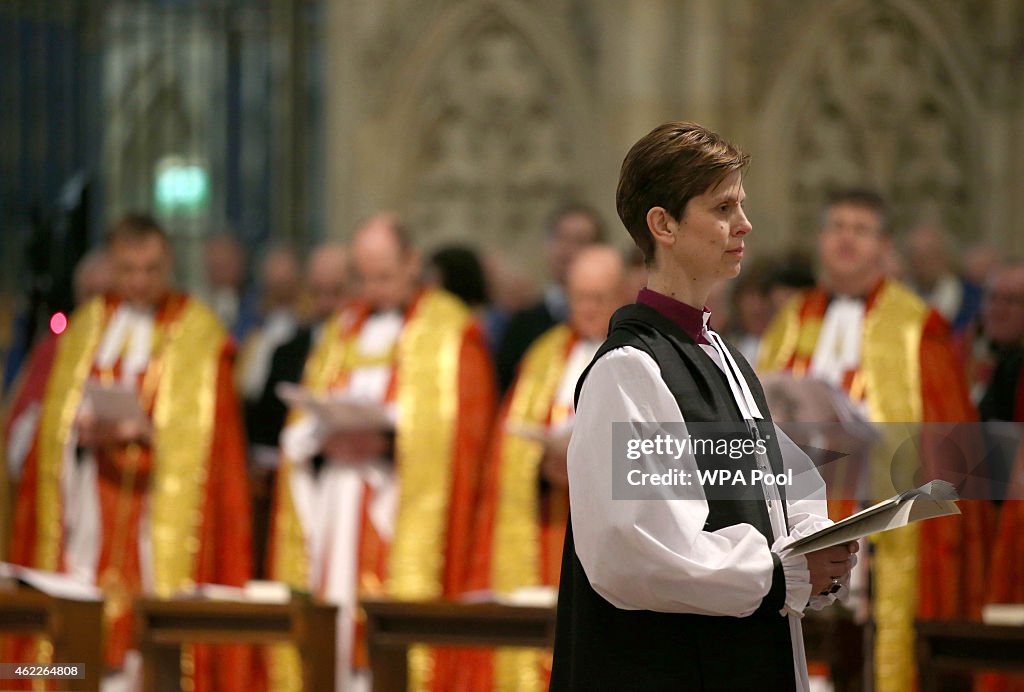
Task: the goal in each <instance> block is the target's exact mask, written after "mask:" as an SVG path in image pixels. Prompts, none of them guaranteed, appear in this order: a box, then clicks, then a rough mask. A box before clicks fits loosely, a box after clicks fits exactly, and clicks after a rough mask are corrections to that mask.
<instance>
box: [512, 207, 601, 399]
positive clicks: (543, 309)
mask: <svg viewBox="0 0 1024 692" xmlns="http://www.w3.org/2000/svg"><path fill="white" fill-rule="evenodd" d="M547 230H548V235H547V241H546V243H545V246H544V249H545V253H546V256H547V261H548V271H549V272H550V274H551V278H552V279H553V283H551V284H550V285H549V286H548V287H547V288H546V289H545V290H544V298H543V300H541V301H540V302H539V303H537V304H536V305H534V306H533V307H530V308H527V309H526V310H523V311H521V312H519V313H517V314H515V315H513V316H512V317H511V319H510V320H509V323H508V327H507V329H506V330H505V334H504V337H503V339H502V343H501V348H500V349H499V351H498V358H497V368H498V382H499V384H500V385H501V389H502V391H504V390H506V389H508V387H509V385H511V384H512V380H513V379H514V378H515V374H516V368H517V367H518V366H519V361H520V359H521V358H522V357H523V354H524V353H526V349H528V348H529V347H530V344H532V343H533V341H534V339H536V338H537V337H538V336H540V335H541V334H543V333H544V332H546V331H547V330H548V329H550V328H551V327H553V326H555V325H556V324H558V323H560V322H564V321H565V320H566V318H567V317H568V316H569V303H568V300H567V299H566V296H565V280H566V275H567V272H568V270H569V265H570V264H571V263H572V260H573V258H574V257H575V256H576V254H577V253H579V251H580V250H582V249H583V248H585V247H587V246H588V245H590V244H592V243H596V242H598V241H600V240H601V239H602V238H603V236H604V226H603V224H602V222H601V219H600V217H599V216H598V215H597V212H595V211H594V210H592V209H590V208H589V207H587V206H584V205H581V204H568V205H566V206H564V207H561V208H559V209H558V210H557V211H555V213H554V214H553V215H552V216H551V219H550V221H549V222H548V229H547Z"/></svg>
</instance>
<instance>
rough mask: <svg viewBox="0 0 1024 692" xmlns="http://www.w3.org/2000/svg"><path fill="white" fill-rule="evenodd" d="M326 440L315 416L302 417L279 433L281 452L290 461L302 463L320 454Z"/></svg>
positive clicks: (324, 432)
mask: <svg viewBox="0 0 1024 692" xmlns="http://www.w3.org/2000/svg"><path fill="white" fill-rule="evenodd" d="M326 438H327V435H326V430H324V429H323V426H321V425H320V424H319V422H318V420H317V418H316V416H304V417H302V418H300V419H299V420H297V421H295V422H294V423H289V424H288V425H286V426H285V427H284V430H282V431H281V451H282V452H284V455H285V456H286V457H287V458H288V459H291V460H292V461H304V460H306V459H310V458H312V457H314V456H316V455H317V454H319V453H320V447H321V446H322V445H323V443H324V440H325V439H326Z"/></svg>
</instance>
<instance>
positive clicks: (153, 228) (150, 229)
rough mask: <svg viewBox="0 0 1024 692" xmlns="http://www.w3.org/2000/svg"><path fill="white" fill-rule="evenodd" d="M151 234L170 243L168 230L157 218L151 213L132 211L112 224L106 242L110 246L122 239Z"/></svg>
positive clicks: (139, 237)
mask: <svg viewBox="0 0 1024 692" xmlns="http://www.w3.org/2000/svg"><path fill="white" fill-rule="evenodd" d="M150 236H156V237H158V238H160V239H161V240H163V241H164V243H168V244H169V243H170V239H169V238H168V237H167V232H166V231H165V230H164V229H163V226H161V225H160V223H159V222H158V221H157V220H156V219H154V218H153V217H152V216H150V215H149V214H145V213H141V212H130V213H128V214H125V215H124V216H122V217H121V218H119V219H118V220H117V221H115V222H114V223H113V224H111V225H110V229H109V230H108V231H107V237H106V244H107V247H110V246H111V245H113V244H114V243H116V242H118V241H120V240H142V239H143V238H148V237H150Z"/></svg>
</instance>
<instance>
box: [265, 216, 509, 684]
mask: <svg viewBox="0 0 1024 692" xmlns="http://www.w3.org/2000/svg"><path fill="white" fill-rule="evenodd" d="M352 259H353V267H354V269H355V274H356V277H357V280H358V287H359V288H358V299H357V300H355V301H353V302H352V303H351V304H349V305H347V306H346V307H345V308H344V309H343V310H341V311H340V312H339V313H338V314H337V315H335V316H334V317H333V318H332V319H330V320H328V321H327V323H326V324H325V325H324V326H323V329H322V333H321V334H320V337H319V339H318V340H317V343H316V345H315V346H314V348H313V350H312V351H311V353H310V356H309V361H308V364H307V367H306V368H305V371H304V373H303V378H302V387H303V391H304V392H305V393H306V395H307V396H311V397H315V398H319V399H321V400H323V401H324V402H328V403H331V404H333V406H329V407H328V409H327V410H328V411H333V412H334V413H330V414H329V415H328V414H323V415H319V414H317V413H315V412H314V410H311V409H309V408H308V407H307V408H303V407H302V406H301V405H297V406H296V407H295V409H294V415H293V416H292V417H291V418H290V419H289V422H288V425H287V426H286V427H285V429H284V431H283V432H282V434H281V451H282V461H281V465H280V467H279V469H278V476H277V488H276V493H275V504H274V507H275V510H274V512H275V515H274V519H273V522H272V527H273V531H272V538H271V543H270V548H269V550H270V560H269V572H270V576H271V577H272V578H274V579H279V580H283V581H286V582H288V583H290V584H292V585H294V586H296V587H299V588H302V589H307V590H310V591H312V592H314V593H316V594H318V595H319V596H320V597H322V598H324V599H326V600H328V601H330V602H332V603H337V604H338V605H340V606H341V610H340V615H339V623H338V651H337V654H338V657H337V661H338V687H337V689H338V690H345V691H346V692H349V691H351V690H357V691H358V690H365V689H368V688H369V685H370V680H369V670H368V660H367V652H366V644H365V641H364V639H363V631H362V627H360V626H358V623H359V621H360V615H359V606H358V600H359V598H361V597H366V596H378V597H383V596H386V597H392V598H398V599H406V600H409V599H430V598H441V597H444V596H448V597H452V596H454V595H456V594H457V593H459V592H460V591H461V589H462V586H463V578H464V567H465V561H466V559H467V550H468V537H469V531H470V527H471V524H472V521H473V511H474V501H475V497H476V485H477V480H476V479H477V475H478V469H479V465H480V463H481V459H482V456H483V453H484V445H485V444H486V441H487V435H488V432H489V428H490V424H491V421H492V417H493V415H494V398H495V393H494V389H495V385H494V376H493V372H492V369H491V362H490V357H489V356H488V354H487V348H486V346H485V344H484V340H483V335H482V333H481V331H480V328H479V326H478V325H477V323H476V321H475V320H474V319H473V316H472V314H471V313H470V311H469V310H468V308H467V307H466V306H465V305H464V304H463V303H462V302H461V301H460V300H459V299H457V298H456V297H454V296H453V295H451V294H449V293H447V292H445V291H441V290H436V289H427V288H424V287H422V286H421V284H420V277H421V262H420V256H419V253H418V251H417V250H416V248H415V247H414V246H413V245H412V242H411V239H410V234H409V231H408V229H406V228H405V226H404V225H403V224H402V223H401V222H400V221H399V220H398V219H397V218H396V217H394V216H393V215H390V214H380V215H378V216H374V217H372V218H371V219H369V220H368V221H366V222H365V223H364V224H363V225H362V226H361V227H360V228H359V230H358V231H357V232H356V234H355V236H354V238H353V240H352ZM321 410H322V409H321ZM291 655H292V654H290V653H288V652H287V651H279V652H277V653H275V655H274V656H273V657H272V659H271V671H270V678H271V680H277V679H279V678H280V676H281V675H284V676H285V677H287V673H286V672H285V671H286V670H288V666H289V657H290V656H291ZM291 663H292V664H294V663H295V661H294V659H292V660H291ZM423 663H424V664H428V663H429V662H428V661H423ZM427 667H428V668H429V667H430V666H427ZM420 670H422V668H421V669H420ZM292 682H295V681H292Z"/></svg>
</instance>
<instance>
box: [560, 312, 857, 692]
mask: <svg viewBox="0 0 1024 692" xmlns="http://www.w3.org/2000/svg"><path fill="white" fill-rule="evenodd" d="M707 317H708V316H707V315H705V318H704V320H705V329H704V335H705V337H706V338H707V339H708V341H709V342H710V345H702V348H703V350H704V351H705V353H707V354H708V356H709V357H711V358H712V360H713V361H714V362H715V364H716V365H717V366H718V367H719V368H720V369H721V370H722V371H723V372H724V373H725V375H726V378H727V380H728V381H729V386H730V390H731V392H732V394H733V398H734V399H735V401H736V403H737V405H738V407H739V409H740V412H741V413H742V414H743V417H744V418H745V419H747V420H753V419H759V418H762V417H763V416H762V414H761V412H760V411H759V410H758V406H757V404H756V402H755V401H754V398H753V396H752V395H751V393H750V390H749V386H748V385H747V383H746V381H745V380H744V379H743V376H742V374H741V372H740V370H739V368H738V367H737V366H736V364H735V361H733V359H732V355H731V354H730V353H729V352H728V350H727V349H726V348H725V347H724V344H722V343H721V341H720V338H719V337H718V335H717V334H715V333H714V332H713V331H711V330H710V329H708V328H707V326H706V325H707ZM614 422H647V423H654V422H673V423H679V422H685V421H683V417H682V413H681V411H680V409H679V405H678V404H677V402H676V400H675V397H674V396H673V395H672V392H671V391H669V388H668V386H667V385H666V384H665V382H664V380H663V379H662V377H661V374H660V370H659V368H658V365H657V363H656V362H655V361H654V359H653V358H651V357H650V356H649V355H648V354H646V353H644V352H642V351H639V350H637V349H635V348H632V347H624V348H619V349H615V350H613V351H610V352H608V353H606V354H605V355H604V356H602V357H601V358H600V359H599V360H598V361H597V363H595V364H594V367H593V368H592V369H591V371H590V373H589V375H588V376H587V379H586V380H585V382H584V385H583V389H582V392H581V396H580V401H579V408H578V410H577V412H576V422H575V427H574V431H573V438H572V442H571V443H570V446H569V461H568V470H569V495H570V507H571V513H572V526H573V534H574V538H575V543H576V553H577V556H578V557H579V560H580V563H581V564H582V566H583V568H584V571H585V572H586V574H587V577H588V579H589V580H590V583H591V586H593V588H594V590H595V591H597V593H598V594H600V595H601V596H602V597H603V598H604V599H605V600H607V601H608V602H609V603H611V604H612V605H614V606H616V607H618V608H623V609H627V610H651V611H658V612H667V613H693V614H699V615H719V616H733V617H745V616H748V615H750V614H752V613H753V612H754V611H755V610H756V609H757V608H758V606H759V605H760V604H761V602H762V599H763V598H764V597H765V595H766V594H767V593H768V591H769V589H770V588H771V585H772V574H773V569H774V567H773V561H772V553H773V552H774V553H776V554H778V555H780V557H781V561H782V566H783V571H784V573H785V577H786V599H785V607H784V608H783V610H782V611H781V614H783V615H786V616H787V618H788V621H789V629H790V636H791V638H792V644H793V666H794V671H795V674H796V676H795V679H796V681H797V689H798V690H799V691H800V692H807V690H808V689H809V681H808V675H807V663H806V655H805V651H804V644H803V632H802V629H801V627H800V618H801V617H802V616H803V611H804V608H805V607H807V606H809V607H811V608H813V609H820V608H823V607H825V606H827V605H829V604H831V603H832V602H833V601H834V600H835V599H836V595H828V596H821V595H815V596H813V597H812V595H811V585H810V574H809V571H808V569H807V559H806V558H805V557H803V556H791V555H787V554H785V552H784V548H785V546H787V545H789V544H790V543H792V542H793V541H794V540H796V539H797V538H799V537H800V536H802V535H806V534H808V533H812V532H814V531H816V530H818V529H821V528H824V527H825V526H827V525H829V524H830V523H831V522H830V521H829V520H828V511H827V505H826V498H825V484H824V482H823V481H822V479H821V476H820V475H819V474H818V472H817V470H816V469H815V468H814V465H813V463H812V462H811V461H810V459H809V458H808V457H807V455H806V454H804V453H803V452H802V451H801V450H800V449H799V448H798V447H797V446H796V445H795V444H794V443H793V442H792V441H791V440H790V439H789V438H788V437H787V436H786V435H785V434H784V433H783V432H782V431H781V430H779V429H778V428H776V430H777V432H778V436H779V443H780V448H781V451H782V456H783V459H784V462H785V465H786V468H787V469H793V477H794V479H795V481H794V485H793V486H791V487H788V488H787V489H786V511H787V513H788V524H787V522H786V514H785V513H784V512H783V508H782V505H781V498H780V495H779V492H778V488H776V487H775V486H770V485H763V490H764V498H765V503H766V504H767V506H768V515H769V517H770V519H771V525H772V531H773V534H774V542H773V544H772V545H771V546H769V545H768V542H767V541H766V540H765V537H764V536H763V535H762V534H761V533H760V532H759V531H758V530H757V529H756V528H754V527H753V526H751V525H750V524H738V525H734V526H729V527H726V528H723V529H720V530H718V531H714V532H707V531H704V530H703V527H704V524H705V520H706V519H707V516H708V504H707V500H706V498H705V495H704V491H703V489H702V488H701V487H700V484H699V483H694V484H693V485H691V486H686V487H681V488H680V490H681V492H682V493H686V495H685V497H683V496H682V495H680V497H681V498H683V499H678V500H664V501H659V500H623V499H619V500H613V499H612V496H613V495H612V481H613V478H612V473H611V472H610V465H611V463H612V459H611V450H612V449H613V445H612V425H611V424H612V423H614ZM757 456H758V457H759V458H758V459H757V462H758V466H759V467H761V468H767V466H768V460H767V458H765V455H757ZM678 464H679V468H680V469H681V470H682V471H684V472H689V473H691V474H692V475H691V476H690V477H691V478H697V477H698V476H697V463H696V460H695V459H694V457H693V455H692V454H689V455H686V454H684V455H683V456H682V457H681V458H680V459H679V461H678ZM842 583H843V588H842V589H841V590H840V592H839V594H837V595H838V596H840V597H842V596H844V594H845V592H846V591H847V582H846V580H843V582H842Z"/></svg>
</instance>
